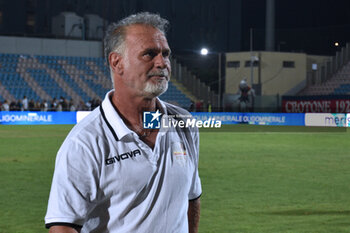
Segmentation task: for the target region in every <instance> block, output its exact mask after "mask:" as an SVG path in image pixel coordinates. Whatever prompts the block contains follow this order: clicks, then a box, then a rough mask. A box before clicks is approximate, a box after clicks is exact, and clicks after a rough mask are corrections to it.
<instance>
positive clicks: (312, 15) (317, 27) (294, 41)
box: [242, 0, 350, 55]
mask: <svg viewBox="0 0 350 233" xmlns="http://www.w3.org/2000/svg"><path fill="white" fill-rule="evenodd" d="M275 3H276V8H275V10H276V11H275V20H276V21H275V28H276V29H275V30H276V36H275V43H276V50H279V49H280V50H281V51H295V52H306V53H310V54H319V55H334V53H335V51H336V50H337V48H336V47H335V46H334V43H335V42H339V43H340V46H344V45H345V43H346V42H350V1H349V0H333V1H331V0H293V1H289V0H275ZM242 28H243V35H244V38H245V39H243V46H242V50H248V49H249V28H253V32H254V34H255V37H254V45H255V48H256V49H257V50H263V49H264V45H265V34H264V31H265V1H261V0H260V1H259V0H243V24H242ZM244 42H245V43H244ZM247 42H248V43H247ZM338 49H339V47H338Z"/></svg>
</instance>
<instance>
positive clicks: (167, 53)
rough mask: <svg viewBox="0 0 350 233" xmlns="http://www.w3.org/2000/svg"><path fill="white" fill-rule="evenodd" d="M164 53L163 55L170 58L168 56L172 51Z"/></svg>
mask: <svg viewBox="0 0 350 233" xmlns="http://www.w3.org/2000/svg"><path fill="white" fill-rule="evenodd" d="M162 55H163V57H166V58H168V57H170V52H168V51H166V52H163V53H162Z"/></svg>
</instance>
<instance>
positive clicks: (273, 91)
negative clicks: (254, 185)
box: [0, 0, 350, 112]
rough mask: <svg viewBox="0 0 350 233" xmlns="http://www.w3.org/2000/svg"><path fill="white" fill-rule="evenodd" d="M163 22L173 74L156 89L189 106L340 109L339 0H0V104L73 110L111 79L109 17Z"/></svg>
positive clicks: (345, 93)
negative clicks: (148, 15)
mask: <svg viewBox="0 0 350 233" xmlns="http://www.w3.org/2000/svg"><path fill="white" fill-rule="evenodd" d="M141 11H150V12H155V13H159V14H160V15H161V16H162V17H164V18H166V19H168V20H169V21H170V24H171V27H170V29H169V31H168V34H167V37H168V41H169V44H170V47H171V49H172V52H173V56H172V73H173V74H172V80H171V83H170V85H169V90H168V91H167V92H166V93H165V94H163V95H162V96H161V97H160V98H161V99H163V100H166V101H169V102H172V103H174V104H177V105H179V106H182V107H184V108H186V109H188V110H190V111H205V112H211V111H213V112H221V111H226V112H229V111H230V112H232V111H234V112H349V111H350V102H349V99H350V98H349V97H350V63H349V60H350V48H349V42H350V15H349V14H348V12H349V11H350V1H348V0H335V1H330V0H309V1H301V0H294V1H275V0H217V1H210V0H202V1H194V0H186V1H184V0H176V1H175V0H168V1H161V0H148V1H146V0H58V1H46V0H12V1H8V0H0V102H1V103H0V105H1V109H2V110H4V111H7V110H32V111H76V110H92V109H93V108H94V107H96V106H98V105H99V103H100V101H101V99H103V97H104V95H105V93H106V92H107V91H108V90H109V89H111V87H112V84H111V81H110V77H109V71H108V69H107V67H106V65H105V60H104V58H103V52H102V51H103V44H102V43H101V40H102V38H103V36H104V31H105V29H106V27H107V25H108V24H109V23H110V22H115V21H118V20H119V19H121V18H123V17H125V16H128V15H130V14H132V13H137V12H141Z"/></svg>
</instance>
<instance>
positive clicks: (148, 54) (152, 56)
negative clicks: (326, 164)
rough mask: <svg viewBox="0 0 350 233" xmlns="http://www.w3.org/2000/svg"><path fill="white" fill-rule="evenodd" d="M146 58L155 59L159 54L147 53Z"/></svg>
mask: <svg viewBox="0 0 350 233" xmlns="http://www.w3.org/2000/svg"><path fill="white" fill-rule="evenodd" d="M145 56H147V57H151V58H154V57H155V56H157V54H156V53H155V52H147V53H145Z"/></svg>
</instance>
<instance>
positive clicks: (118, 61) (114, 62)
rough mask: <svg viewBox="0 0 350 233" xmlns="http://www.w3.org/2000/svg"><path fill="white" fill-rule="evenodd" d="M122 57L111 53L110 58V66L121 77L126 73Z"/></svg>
mask: <svg viewBox="0 0 350 233" xmlns="http://www.w3.org/2000/svg"><path fill="white" fill-rule="evenodd" d="M122 59H123V58H122V56H121V55H120V54H119V53H116V52H114V53H110V54H109V56H108V61H109V66H110V67H111V69H112V70H113V72H115V73H117V74H119V75H121V74H123V71H124V66H123V63H122Z"/></svg>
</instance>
